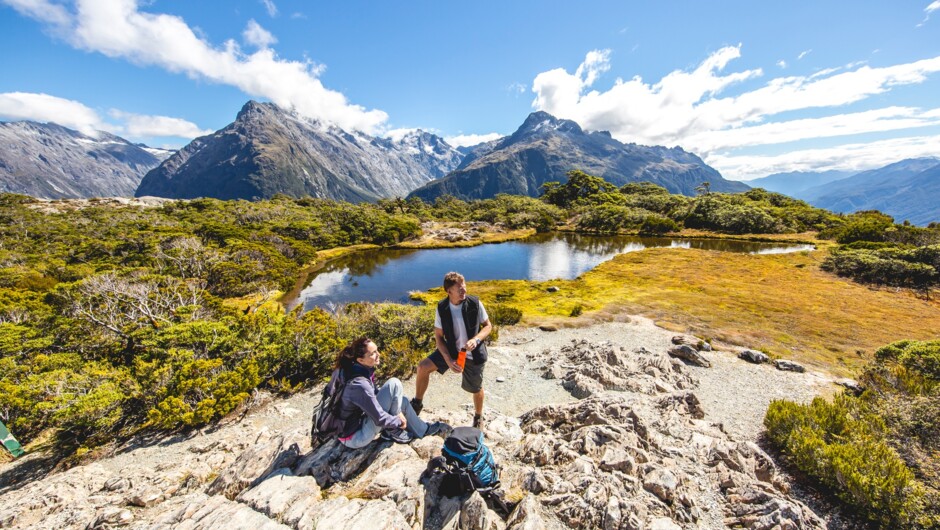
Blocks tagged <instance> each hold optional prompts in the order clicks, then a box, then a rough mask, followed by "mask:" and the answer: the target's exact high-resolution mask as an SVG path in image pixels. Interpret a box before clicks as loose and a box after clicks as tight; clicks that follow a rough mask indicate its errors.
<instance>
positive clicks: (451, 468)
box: [426, 427, 514, 519]
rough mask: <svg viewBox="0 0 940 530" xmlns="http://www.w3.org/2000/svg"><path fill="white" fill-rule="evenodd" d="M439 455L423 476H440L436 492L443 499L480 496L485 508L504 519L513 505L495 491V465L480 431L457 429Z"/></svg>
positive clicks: (496, 471)
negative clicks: (473, 494) (476, 494)
mask: <svg viewBox="0 0 940 530" xmlns="http://www.w3.org/2000/svg"><path fill="white" fill-rule="evenodd" d="M441 454H442V456H440V457H437V458H435V459H433V460H431V462H430V463H429V464H428V469H427V471H426V473H428V474H441V475H443V477H442V478H441V482H440V486H439V487H438V493H439V494H440V495H442V496H444V497H463V496H465V495H468V494H471V493H473V492H474V491H476V492H478V493H480V495H482V496H483V499H484V500H485V501H486V504H487V506H489V507H490V508H491V509H493V510H495V511H496V512H497V513H498V514H499V515H500V516H502V517H503V518H504V519H505V518H506V517H508V516H509V514H510V513H511V512H512V510H513V508H514V505H512V504H510V503H507V502H506V501H505V499H504V498H503V494H502V492H500V491H499V490H498V488H499V466H498V465H497V464H496V460H495V459H494V458H493V453H492V451H490V448H489V447H487V446H486V444H485V443H483V432H482V431H480V429H477V428H474V427H457V428H455V429H454V431H453V432H452V433H451V434H450V436H448V437H447V439H445V440H444V447H443V448H442V449H441Z"/></svg>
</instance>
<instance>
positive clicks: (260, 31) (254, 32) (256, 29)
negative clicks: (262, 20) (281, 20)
mask: <svg viewBox="0 0 940 530" xmlns="http://www.w3.org/2000/svg"><path fill="white" fill-rule="evenodd" d="M242 37H244V39H245V42H247V43H248V44H251V45H252V46H257V47H258V48H268V47H270V46H271V45H272V44H274V43H275V42H277V39H276V38H275V37H274V35H271V32H269V31H268V30H266V29H264V28H262V27H261V24H258V23H257V22H255V20H254V19H251V20H249V21H248V25H247V26H246V27H245V31H243V32H242Z"/></svg>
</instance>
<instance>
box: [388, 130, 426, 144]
mask: <svg viewBox="0 0 940 530" xmlns="http://www.w3.org/2000/svg"><path fill="white" fill-rule="evenodd" d="M420 130H421V129H418V128H401V129H389V130H388V131H385V133H384V134H383V136H385V137H386V138H388V139H389V140H391V141H393V142H400V141H402V139H403V138H405V137H406V136H408V135H409V134H412V133H416V132H418V131H420Z"/></svg>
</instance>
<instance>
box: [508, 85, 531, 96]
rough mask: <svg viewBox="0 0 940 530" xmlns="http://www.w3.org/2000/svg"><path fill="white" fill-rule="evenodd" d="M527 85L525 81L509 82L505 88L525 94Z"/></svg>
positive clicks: (515, 92)
mask: <svg viewBox="0 0 940 530" xmlns="http://www.w3.org/2000/svg"><path fill="white" fill-rule="evenodd" d="M528 88H529V87H528V86H526V85H525V83H510V84H509V86H508V87H506V90H508V91H509V92H512V93H514V94H525V91H526V89H528Z"/></svg>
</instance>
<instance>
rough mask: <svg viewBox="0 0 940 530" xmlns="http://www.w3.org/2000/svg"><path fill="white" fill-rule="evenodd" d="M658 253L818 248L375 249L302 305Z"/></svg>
mask: <svg viewBox="0 0 940 530" xmlns="http://www.w3.org/2000/svg"><path fill="white" fill-rule="evenodd" d="M654 247H666V248H676V249H682V248H694V249H702V250H717V251H722V252H740V253H752V254H753V253H778V252H794V251H800V250H811V249H812V248H813V247H812V245H793V244H787V243H759V242H751V241H739V240H727V239H675V238H664V237H635V236H594V235H582V234H574V233H555V234H539V235H537V236H534V237H532V238H529V239H526V240H524V241H515V242H511V243H506V244H501V245H482V246H478V247H471V248H452V249H431V250H420V251H419V250H399V249H396V250H370V251H364V252H357V253H354V254H350V255H347V256H344V257H342V258H338V259H336V260H333V261H331V262H329V263H327V264H326V265H325V266H324V268H323V269H321V270H320V271H318V273H317V274H316V275H315V276H314V277H313V278H312V279H311V281H310V283H309V284H308V285H307V287H306V288H305V289H304V290H303V291H302V292H301V295H300V298H301V299H302V301H303V302H304V306H305V307H307V308H309V307H312V306H325V305H328V304H342V303H348V302H359V301H382V300H395V301H401V300H407V293H408V291H410V290H424V289H428V288H430V287H434V286H437V285H440V278H441V277H443V274H444V273H445V272H447V271H448V270H460V271H461V272H463V273H464V274H466V275H467V277H468V279H470V280H471V281H479V280H489V279H506V280H518V279H528V280H534V281H547V280H553V279H572V278H576V277H578V276H580V275H581V274H583V273H585V272H587V271H589V270H591V269H593V268H594V267H596V266H597V265H598V264H600V263H601V262H604V261H607V260H609V259H611V258H613V257H614V256H615V255H617V254H622V253H626V252H635V251H640V250H643V249H645V248H654ZM677 251H678V252H681V250H677Z"/></svg>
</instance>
